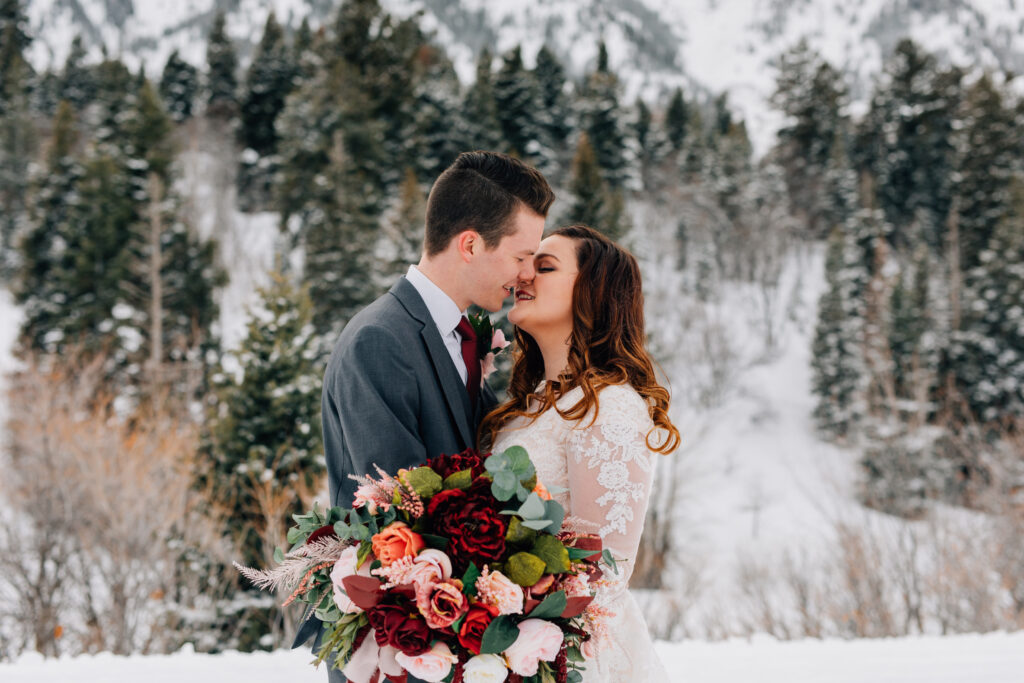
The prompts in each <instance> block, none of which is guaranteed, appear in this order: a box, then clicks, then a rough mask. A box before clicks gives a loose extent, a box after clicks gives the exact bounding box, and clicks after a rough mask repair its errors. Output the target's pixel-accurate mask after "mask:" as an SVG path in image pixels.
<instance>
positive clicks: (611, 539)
mask: <svg viewBox="0 0 1024 683" xmlns="http://www.w3.org/2000/svg"><path fill="white" fill-rule="evenodd" d="M534 265H535V269H536V275H535V276H534V278H533V279H532V280H530V281H520V282H519V283H518V284H517V286H516V290H515V305H514V307H513V308H512V310H511V311H510V312H509V314H508V319H509V321H511V322H512V323H513V324H515V325H516V333H515V336H516V342H517V345H516V355H515V361H514V368H513V371H512V380H511V383H510V385H509V389H508V395H509V399H508V401H507V402H506V403H504V404H503V405H501V406H499V407H498V408H496V409H495V410H494V411H492V412H491V413H490V414H489V415H487V416H486V417H485V418H484V421H483V423H482V424H481V427H480V433H481V435H482V439H483V441H484V442H485V445H486V444H490V445H491V449H492V450H494V451H495V452H500V451H503V450H505V449H506V448H508V447H510V446H516V445H518V446H523V447H524V448H525V449H526V450H527V451H528V452H529V454H530V457H531V459H532V460H533V462H534V465H535V466H536V468H537V478H538V481H539V482H541V483H543V484H544V485H545V486H546V487H551V488H552V489H555V487H558V489H561V490H562V491H563V492H562V493H556V494H555V495H554V498H555V499H556V500H557V501H558V502H559V503H561V504H562V505H563V506H564V507H565V509H566V512H567V514H568V515H570V516H572V517H574V518H576V519H578V520H584V521H585V522H586V523H590V524H592V525H593V527H592V528H593V530H595V531H597V533H599V534H600V536H601V538H602V540H603V543H604V546H605V548H609V549H610V550H611V552H612V554H613V556H614V557H615V558H616V559H617V560H621V561H619V562H618V563H617V564H618V573H617V574H616V573H614V572H612V571H611V570H610V569H609V570H606V572H605V577H604V578H605V579H606V580H607V581H606V582H602V585H601V586H600V587H599V588H598V595H597V598H596V599H595V602H594V604H595V605H596V606H598V607H599V608H601V611H602V612H603V613H604V614H605V615H606V616H605V618H604V619H603V620H602V621H603V626H601V627H600V628H599V629H598V638H597V639H596V642H595V643H594V644H593V645H594V647H592V648H591V647H588V648H587V650H588V651H590V652H592V653H593V654H591V655H590V656H588V658H587V662H586V664H585V666H586V671H585V672H584V681H585V683H612V682H613V681H614V682H615V683H621V682H624V681H635V682H637V683H641V682H642V683H648V682H651V681H667V680H668V677H667V675H666V673H665V670H664V668H663V667H662V665H661V663H660V662H659V661H658V658H657V655H656V654H655V652H654V648H653V647H652V644H651V640H650V637H649V636H648V633H647V627H646V625H645V623H644V619H643V615H642V614H641V612H640V609H639V606H638V605H637V604H636V602H635V600H634V599H633V597H632V595H630V593H629V592H628V591H627V587H628V583H629V577H630V575H631V574H632V570H633V559H634V558H636V555H637V549H638V547H639V545H640V535H641V532H642V531H643V524H644V515H645V512H646V510H647V502H648V498H649V495H650V491H651V482H652V478H653V472H654V466H655V455H654V454H655V453H665V454H667V453H671V452H672V451H673V450H675V448H676V447H677V446H678V445H679V432H678V431H677V430H676V428H675V427H674V426H673V425H672V423H671V422H670V421H669V418H668V412H667V411H668V404H669V394H668V391H667V390H666V389H665V388H664V387H662V386H661V385H659V384H658V382H657V379H656V378H655V374H654V368H653V365H652V363H651V359H650V356H649V355H648V353H647V351H646V349H645V348H644V315H643V295H642V293H641V285H640V270H639V268H638V267H637V263H636V260H635V259H634V258H633V256H632V255H631V254H630V253H629V252H627V251H626V250H625V249H623V248H622V247H620V246H618V245H616V244H615V243H614V242H612V241H611V240H609V239H608V238H606V237H604V236H603V235H601V234H600V233H599V232H597V231H595V230H593V229H591V228H588V227H585V226H571V227H566V228H561V229H559V230H556V231H555V232H554V233H553V234H552V235H551V236H550V237H547V238H546V239H544V240H543V241H542V242H541V244H540V248H539V250H538V252H537V254H536V255H535V256H534ZM556 490H557V489H556Z"/></svg>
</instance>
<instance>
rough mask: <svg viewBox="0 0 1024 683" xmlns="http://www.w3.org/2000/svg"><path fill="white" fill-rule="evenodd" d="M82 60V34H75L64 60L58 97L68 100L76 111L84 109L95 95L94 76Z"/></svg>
mask: <svg viewBox="0 0 1024 683" xmlns="http://www.w3.org/2000/svg"><path fill="white" fill-rule="evenodd" d="M84 61H85V48H83V47H82V36H80V35H76V36H75V38H74V40H72V41H71V50H70V51H69V52H68V58H67V60H65V62H64V71H63V72H62V73H61V76H60V82H59V86H58V87H59V90H58V97H59V98H60V99H62V100H67V101H68V102H70V103H71V105H72V106H73V107H74V108H75V109H76V110H77V111H82V110H83V109H85V106H86V105H87V104H89V103H90V102H92V101H93V99H94V98H95V97H96V77H95V75H94V74H93V70H92V69H91V68H90V67H89V66H87V65H86V64H85V63H84Z"/></svg>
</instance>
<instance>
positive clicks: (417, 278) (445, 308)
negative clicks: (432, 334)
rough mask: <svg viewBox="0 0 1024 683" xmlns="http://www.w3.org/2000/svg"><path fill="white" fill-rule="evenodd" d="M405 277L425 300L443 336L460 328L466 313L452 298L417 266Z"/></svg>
mask: <svg viewBox="0 0 1024 683" xmlns="http://www.w3.org/2000/svg"><path fill="white" fill-rule="evenodd" d="M405 277H406V278H407V279H408V280H409V282H410V283H412V286H413V287H415V288H416V291H417V292H419V295H420V297H422V298H423V303H425V304H426V305H427V310H428V311H429V312H430V317H431V318H433V319H434V324H435V325H437V329H438V330H439V331H440V332H441V334H442V335H444V334H451V333H452V332H454V331H455V328H456V327H458V326H459V320H461V319H462V316H463V315H464V312H463V311H460V310H459V307H458V306H457V305H456V304H455V302H454V301H452V298H451V297H450V296H448V295H447V294H445V293H444V290H443V289H441V288H440V287H438V286H437V285H435V284H434V283H433V281H431V279H430V278H428V277H427V276H426V275H424V274H423V273H422V272H420V269H419V268H417V267H416V266H409V272H408V273H406V275H405Z"/></svg>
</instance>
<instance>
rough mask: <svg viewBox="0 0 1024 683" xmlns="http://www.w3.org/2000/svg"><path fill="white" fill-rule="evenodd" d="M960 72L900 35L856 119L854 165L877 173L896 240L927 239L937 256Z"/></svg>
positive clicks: (948, 199) (948, 198) (949, 184)
mask: <svg viewBox="0 0 1024 683" xmlns="http://www.w3.org/2000/svg"><path fill="white" fill-rule="evenodd" d="M962 78H963V74H962V73H961V72H960V71H959V70H958V69H956V68H952V69H949V70H946V71H942V70H940V69H939V68H938V65H937V61H936V59H935V57H934V56H933V55H931V54H929V53H927V52H925V51H924V50H922V49H921V48H920V47H919V46H917V45H916V44H914V43H913V42H912V41H909V40H903V41H901V42H900V43H899V44H898V45H897V46H896V49H895V51H894V53H893V55H892V56H891V57H890V58H889V59H888V60H887V62H886V64H885V67H884V76H883V80H882V81H881V85H880V87H878V88H877V89H876V90H875V93H874V94H873V96H872V100H871V108H870V110H869V112H868V115H867V116H866V117H865V118H864V120H863V121H862V122H861V125H860V127H859V130H858V140H857V144H856V146H855V149H856V150H857V158H856V159H855V163H856V165H857V167H858V168H859V169H860V170H866V171H869V172H870V173H871V174H872V175H873V176H874V177H875V178H876V179H877V184H876V186H875V188H876V193H877V196H878V202H879V206H880V207H881V208H882V209H883V210H884V211H885V215H886V219H887V220H888V221H889V222H890V223H891V224H892V225H893V228H894V231H893V233H892V236H891V239H892V243H893V245H894V246H895V247H896V248H897V249H900V250H902V251H910V250H911V249H912V246H913V245H915V244H916V243H917V242H918V241H920V240H922V239H923V240H924V241H925V243H926V244H928V245H929V247H930V248H931V249H932V251H933V253H935V254H941V253H942V249H943V246H944V244H945V234H944V230H945V226H946V220H947V217H948V215H949V210H950V206H951V203H952V197H953V174H954V171H955V165H956V149H955V146H954V142H955V139H956V136H955V126H956V119H957V111H958V109H959V107H960V99H961V97H962V93H961V81H962Z"/></svg>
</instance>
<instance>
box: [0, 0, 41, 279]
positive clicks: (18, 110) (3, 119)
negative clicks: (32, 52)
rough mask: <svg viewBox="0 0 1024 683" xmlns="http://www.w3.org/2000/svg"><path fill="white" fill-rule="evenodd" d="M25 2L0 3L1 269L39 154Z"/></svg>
mask: <svg viewBox="0 0 1024 683" xmlns="http://www.w3.org/2000/svg"><path fill="white" fill-rule="evenodd" d="M27 24H28V21H27V18H26V17H25V11H24V8H23V7H22V3H21V0H3V1H2V4H0V273H9V272H10V270H11V268H12V267H13V265H14V264H13V262H14V260H15V253H14V245H15V243H16V237H17V235H19V234H20V232H21V230H22V228H23V227H24V224H25V221H26V218H27V213H26V209H27V205H26V201H25V199H26V191H27V189H28V177H29V173H28V169H29V163H30V162H31V160H32V157H33V154H34V153H35V137H36V136H35V126H34V125H33V123H32V113H31V108H30V97H31V94H32V80H33V77H34V72H33V70H32V67H31V66H30V65H29V63H28V61H27V60H26V59H25V51H26V50H27V49H28V47H29V45H30V43H31V38H30V37H29V35H28V33H27V28H26V27H27Z"/></svg>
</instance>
